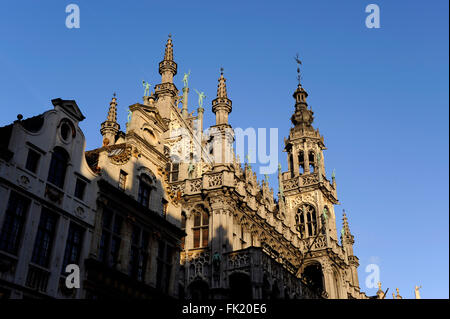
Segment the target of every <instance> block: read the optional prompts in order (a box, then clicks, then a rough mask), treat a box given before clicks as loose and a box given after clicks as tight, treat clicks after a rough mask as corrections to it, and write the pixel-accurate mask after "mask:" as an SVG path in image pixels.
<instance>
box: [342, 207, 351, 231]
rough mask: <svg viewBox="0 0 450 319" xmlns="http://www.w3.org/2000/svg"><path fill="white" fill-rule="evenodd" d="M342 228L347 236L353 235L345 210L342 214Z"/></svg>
mask: <svg viewBox="0 0 450 319" xmlns="http://www.w3.org/2000/svg"><path fill="white" fill-rule="evenodd" d="M342 228H343V229H344V234H345V235H346V236H349V235H351V233H350V227H349V226H348V220H347V215H346V214H345V209H344V210H343V213H342Z"/></svg>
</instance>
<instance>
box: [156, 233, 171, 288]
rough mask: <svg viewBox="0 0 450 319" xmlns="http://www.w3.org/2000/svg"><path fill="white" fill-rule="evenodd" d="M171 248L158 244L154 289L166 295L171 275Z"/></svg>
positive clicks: (161, 243)
mask: <svg viewBox="0 0 450 319" xmlns="http://www.w3.org/2000/svg"><path fill="white" fill-rule="evenodd" d="M172 257H173V248H172V247H171V246H170V245H168V244H166V243H165V242H164V241H159V243H158V256H157V269H156V288H157V289H161V290H162V292H164V293H167V292H168V290H169V284H170V278H171V273H172Z"/></svg>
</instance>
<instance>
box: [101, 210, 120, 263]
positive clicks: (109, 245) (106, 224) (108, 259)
mask: <svg viewBox="0 0 450 319" xmlns="http://www.w3.org/2000/svg"><path fill="white" fill-rule="evenodd" d="M122 222H123V218H122V217H120V216H119V215H114V214H113V213H112V212H111V211H110V210H108V209H105V210H103V226H102V227H103V230H102V236H101V239H100V247H99V253H98V257H99V260H100V261H102V262H104V263H106V264H107V265H116V264H117V262H118V258H119V250H120V244H121V241H122V240H121V230H122ZM111 227H112V228H111Z"/></svg>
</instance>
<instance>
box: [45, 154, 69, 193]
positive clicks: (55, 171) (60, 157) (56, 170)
mask: <svg viewBox="0 0 450 319" xmlns="http://www.w3.org/2000/svg"><path fill="white" fill-rule="evenodd" d="M68 162H69V155H68V154H67V152H66V151H65V150H64V149H63V148H62V147H55V149H54V150H53V153H52V159H51V161H50V169H49V171H48V178H47V180H48V181H49V182H50V183H52V184H54V185H56V186H58V187H59V188H63V187H64V180H65V178H66V168H67V163H68Z"/></svg>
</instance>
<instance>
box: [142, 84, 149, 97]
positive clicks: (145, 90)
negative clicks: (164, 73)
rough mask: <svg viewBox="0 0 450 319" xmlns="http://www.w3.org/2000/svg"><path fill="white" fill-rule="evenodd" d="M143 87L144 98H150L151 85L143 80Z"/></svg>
mask: <svg viewBox="0 0 450 319" xmlns="http://www.w3.org/2000/svg"><path fill="white" fill-rule="evenodd" d="M142 86H143V87H144V96H148V95H149V94H150V83H148V82H145V81H144V80H142Z"/></svg>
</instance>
